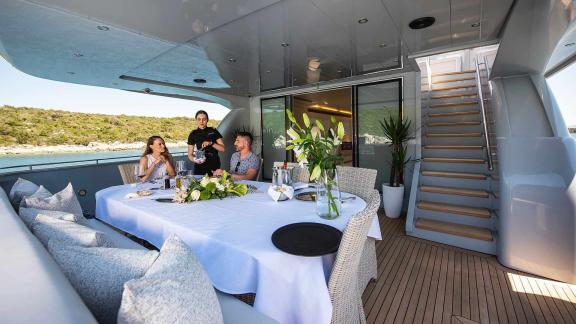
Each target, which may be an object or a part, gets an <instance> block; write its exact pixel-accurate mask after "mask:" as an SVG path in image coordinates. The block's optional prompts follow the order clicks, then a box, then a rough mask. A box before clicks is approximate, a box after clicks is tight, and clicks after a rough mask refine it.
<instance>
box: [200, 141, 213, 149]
mask: <svg viewBox="0 0 576 324" xmlns="http://www.w3.org/2000/svg"><path fill="white" fill-rule="evenodd" d="M210 145H212V142H210V141H204V142H202V149H205V148H207V147H208V146H210Z"/></svg>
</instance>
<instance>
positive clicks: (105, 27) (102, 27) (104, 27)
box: [96, 26, 110, 31]
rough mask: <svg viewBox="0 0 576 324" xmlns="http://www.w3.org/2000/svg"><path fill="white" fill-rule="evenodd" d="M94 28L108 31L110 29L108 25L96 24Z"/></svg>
mask: <svg viewBox="0 0 576 324" xmlns="http://www.w3.org/2000/svg"><path fill="white" fill-rule="evenodd" d="M96 28H98V30H101V31H109V30H110V27H108V26H98V27H96Z"/></svg>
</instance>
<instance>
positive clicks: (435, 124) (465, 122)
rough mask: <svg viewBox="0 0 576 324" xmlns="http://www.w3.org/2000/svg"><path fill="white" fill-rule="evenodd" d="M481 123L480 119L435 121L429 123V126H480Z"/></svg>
mask: <svg viewBox="0 0 576 324" xmlns="http://www.w3.org/2000/svg"><path fill="white" fill-rule="evenodd" d="M480 124H481V123H480V122H479V121H461V122H434V123H428V124H427V125H428V127H437V126H478V125H480Z"/></svg>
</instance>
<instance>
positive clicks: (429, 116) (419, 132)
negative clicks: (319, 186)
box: [0, 0, 576, 319]
mask: <svg viewBox="0 0 576 324" xmlns="http://www.w3.org/2000/svg"><path fill="white" fill-rule="evenodd" d="M575 18H576V2H575V1H570V0H568V1H562V0H550V1H539V0H526V1H512V0H507V1H496V0H465V1H458V2H455V1H443V0H434V1H410V2H407V1H398V0H381V1H376V0H361V1H354V2H352V1H326V0H284V1H275V0H235V1H218V0H213V1H164V2H157V1H133V0H123V1H109V0H106V1H98V2H93V1H64V0H36V1H25V0H0V55H2V56H3V57H4V58H5V59H6V60H7V61H9V62H10V63H11V64H12V65H13V66H15V67H16V68H18V69H20V70H21V71H23V72H26V73H28V74H31V75H34V76H38V77H41V78H46V79H51V80H57V81H63V82H70V83H78V84H86V85H93V86H99V87H108V88H117V89H123V90H127V91H133V92H140V93H142V94H143V95H160V96H168V97H175V98H181V99H190V100H200V101H208V102H216V103H220V104H222V105H224V106H226V107H228V108H230V110H231V111H230V113H229V114H228V115H227V116H226V118H225V119H224V120H223V121H222V123H221V124H220V126H219V131H220V132H221V133H222V134H223V135H224V138H225V139H226V144H227V145H229V146H230V147H231V146H232V145H231V144H232V143H231V141H233V140H232V139H230V136H231V134H232V132H233V130H234V129H236V128H238V127H243V126H248V127H250V128H251V129H253V130H255V134H254V135H255V141H254V146H255V147H254V148H253V149H254V151H255V152H257V153H258V154H259V155H260V156H261V157H262V158H263V159H264V164H263V166H264V167H263V177H264V179H266V178H270V176H271V167H272V164H273V162H274V161H283V160H294V157H293V156H292V155H291V153H290V152H287V151H286V150H285V131H286V129H287V128H286V127H287V125H288V121H287V118H286V114H285V112H286V110H292V111H294V112H308V113H309V114H310V115H311V116H312V117H313V118H317V119H320V120H323V119H327V118H328V116H331V115H335V116H336V117H337V118H338V120H340V121H343V122H344V124H345V127H346V133H347V134H350V136H349V137H347V138H346V139H345V140H344V144H343V148H342V152H343V154H345V161H346V162H347V163H348V164H349V165H353V166H359V167H366V168H373V169H377V170H378V178H377V189H379V188H381V185H382V184H384V183H386V182H387V180H388V177H389V166H388V164H387V163H388V161H389V159H390V150H389V148H388V147H387V145H386V144H387V143H386V142H385V141H383V139H382V135H381V133H380V128H379V126H378V123H377V121H378V120H382V119H383V118H384V117H386V116H390V115H393V116H401V117H402V118H404V119H408V120H411V121H412V129H411V132H412V139H411V141H410V142H409V154H410V156H411V161H410V163H409V164H408V166H407V167H406V169H405V172H404V173H405V194H404V206H403V209H404V210H405V211H406V221H405V224H404V233H405V234H407V235H409V236H413V237H418V238H421V239H425V240H429V241H434V242H437V243H441V244H446V245H450V246H454V247H457V248H463V249H467V250H472V251H477V252H481V253H485V254H489V255H494V256H496V257H497V258H498V260H499V262H500V263H501V264H502V265H504V266H506V267H510V268H513V269H516V270H519V271H524V272H526V273H530V274H534V275H537V276H542V277H546V278H550V279H553V280H558V281H561V282H565V283H571V284H573V283H576V260H575V258H576V243H575V242H576V241H575V240H574V235H575V231H576V223H575V220H576V210H575V208H576V193H575V191H574V188H573V186H574V185H573V179H574V176H575V175H576V155H575V154H576V145H575V144H576V143H575V142H574V139H573V138H572V137H570V135H569V133H568V129H567V127H566V125H565V122H564V120H563V118H562V116H561V114H560V110H559V108H558V106H557V104H556V101H555V99H554V96H553V95H552V93H551V91H550V89H549V88H548V85H547V83H546V77H548V76H550V75H552V74H554V73H557V72H558V71H560V70H562V69H563V68H565V67H566V66H568V65H570V64H574V60H575V58H576V46H572V45H573V44H574V42H575V41H576V19H575ZM230 154H231V152H226V153H225V154H224V156H222V157H221V159H222V161H223V164H224V167H225V168H228V165H227V164H228V161H229V159H230ZM23 175H25V176H26V177H28V178H30V179H33V180H34V179H35V180H38V181H39V182H50V183H54V184H57V185H62V184H64V183H65V182H67V181H68V179H74V181H75V186H76V187H78V188H80V189H81V190H82V193H83V195H81V197H80V199H81V203H82V205H83V208H84V209H85V212H86V213H87V214H93V213H94V199H93V194H94V192H96V191H98V190H100V189H102V188H104V187H107V186H111V185H115V184H119V183H120V178H119V176H118V177H116V175H117V170H116V165H115V164H113V163H112V164H103V165H90V166H75V167H61V168H51V169H38V170H30V171H14V172H6V173H5V174H4V175H3V176H2V180H0V185H2V186H3V187H5V189H6V188H7V189H9V185H10V184H11V183H13V181H14V180H15V179H16V178H18V177H20V176H23ZM394 226H397V225H394ZM366 298H368V299H369V298H376V297H370V296H369V295H368V296H367V297H366ZM371 316H373V317H374V319H376V317H377V315H371Z"/></svg>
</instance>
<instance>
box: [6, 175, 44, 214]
mask: <svg viewBox="0 0 576 324" xmlns="http://www.w3.org/2000/svg"><path fill="white" fill-rule="evenodd" d="M36 190H38V185H37V184H35V183H34V182H32V181H28V180H26V179H22V178H18V180H16V182H15V183H14V185H13V186H12V189H10V194H9V195H8V196H9V198H10V202H11V203H12V206H14V207H17V206H19V205H20V201H21V200H22V197H23V196H30V195H32V194H33V193H34V192H36Z"/></svg>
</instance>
